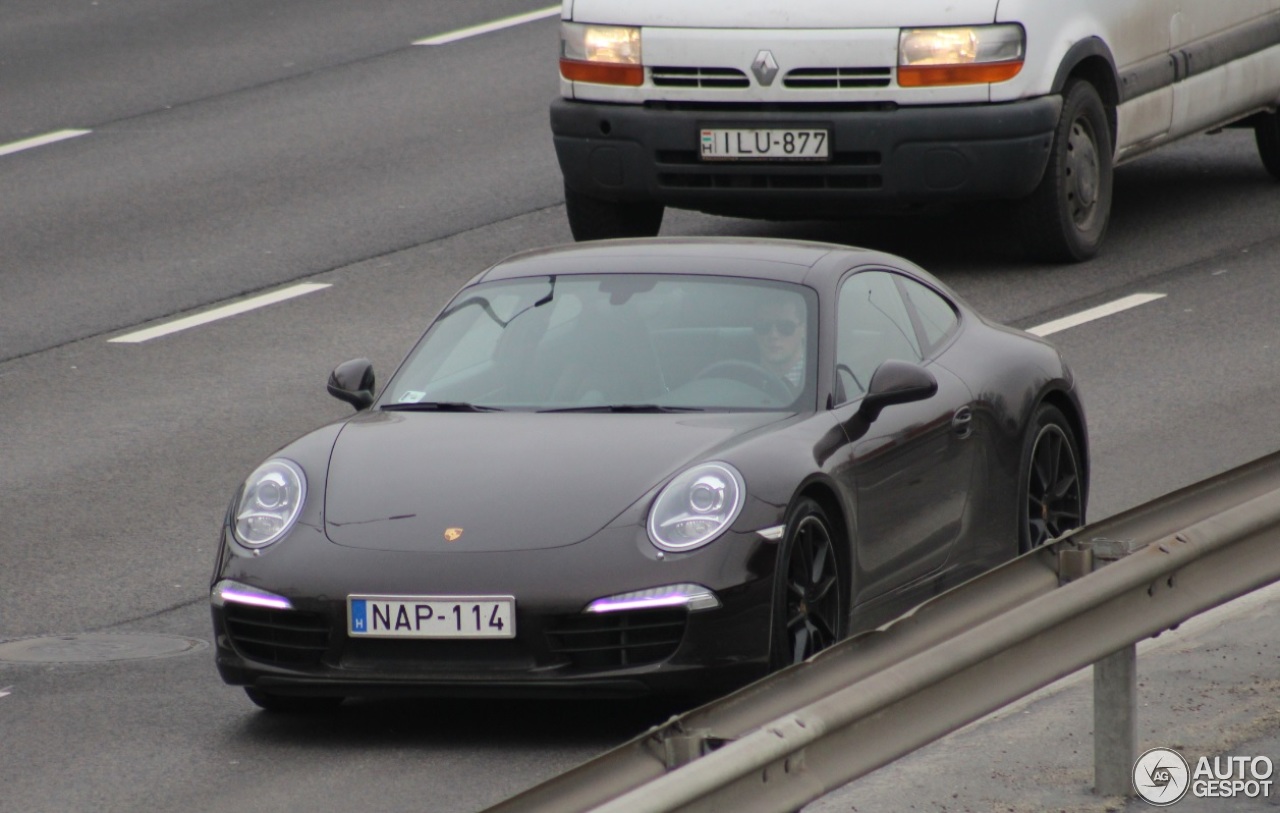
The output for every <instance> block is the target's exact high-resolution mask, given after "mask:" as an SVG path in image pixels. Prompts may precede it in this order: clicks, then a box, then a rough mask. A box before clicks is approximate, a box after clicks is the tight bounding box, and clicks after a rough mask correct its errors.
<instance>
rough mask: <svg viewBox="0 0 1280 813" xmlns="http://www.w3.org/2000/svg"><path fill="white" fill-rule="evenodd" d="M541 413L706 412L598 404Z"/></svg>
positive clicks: (680, 408)
mask: <svg viewBox="0 0 1280 813" xmlns="http://www.w3.org/2000/svg"><path fill="white" fill-rule="evenodd" d="M538 411H539V412H652V413H663V412H706V410H705V409H703V408H702V407H681V406H662V405H661V404H596V405H594V406H576V407H557V408H555V409H539V410H538Z"/></svg>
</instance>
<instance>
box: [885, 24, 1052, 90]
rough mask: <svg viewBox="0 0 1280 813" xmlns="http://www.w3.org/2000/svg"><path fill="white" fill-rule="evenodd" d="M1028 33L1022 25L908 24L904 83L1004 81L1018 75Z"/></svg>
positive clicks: (901, 46) (901, 57) (901, 45)
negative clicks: (960, 25) (918, 25)
mask: <svg viewBox="0 0 1280 813" xmlns="http://www.w3.org/2000/svg"><path fill="white" fill-rule="evenodd" d="M1026 50H1027V34H1026V32H1025V31H1024V30H1023V28H1022V26H1020V25H974V26H962V27H952V28H904V29H902V31H901V33H900V34H899V35H898V84H899V85H900V86H902V87H929V86H938V85H973V84H986V83H990V82H1004V81H1005V80H1008V79H1012V78H1013V77H1014V76H1017V75H1018V72H1019V71H1021V70H1022V64H1023V61H1024V60H1025V58H1026Z"/></svg>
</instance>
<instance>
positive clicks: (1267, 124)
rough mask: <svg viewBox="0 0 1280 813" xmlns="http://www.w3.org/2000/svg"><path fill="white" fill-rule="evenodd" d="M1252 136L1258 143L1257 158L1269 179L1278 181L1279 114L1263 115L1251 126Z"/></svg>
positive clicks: (1279, 155) (1279, 169)
mask: <svg viewBox="0 0 1280 813" xmlns="http://www.w3.org/2000/svg"><path fill="white" fill-rule="evenodd" d="M1253 136H1254V139H1255V140H1256V141H1257V142H1258V156H1259V157H1261V158H1262V165H1263V166H1264V167H1266V168H1267V172H1270V173H1271V177H1272V178H1275V179H1276V180H1277V181H1280V113H1263V114H1261V115H1260V116H1259V117H1258V122H1257V124H1255V125H1254V126H1253Z"/></svg>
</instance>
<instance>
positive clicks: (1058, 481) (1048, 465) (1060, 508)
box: [1018, 404, 1086, 553]
mask: <svg viewBox="0 0 1280 813" xmlns="http://www.w3.org/2000/svg"><path fill="white" fill-rule="evenodd" d="M1019 483H1020V488H1019V495H1020V496H1019V502H1018V506H1019V507H1018V552H1019V553H1026V552H1027V551H1029V550H1032V549H1034V548H1038V547H1040V546H1041V545H1043V544H1045V543H1046V542H1048V541H1050V540H1052V539H1055V538H1057V537H1059V536H1061V535H1062V534H1064V533H1066V532H1067V531H1070V530H1072V529H1075V528H1080V527H1082V526H1083V525H1084V521H1085V518H1084V515H1085V499H1086V496H1085V493H1084V478H1083V475H1082V468H1081V461H1080V443H1079V442H1078V441H1077V440H1076V436H1075V433H1074V432H1073V431H1072V430H1071V424H1069V423H1067V419H1066V417H1065V416H1063V414H1062V411H1061V410H1059V409H1058V408H1057V407H1055V406H1052V405H1051V404H1041V405H1040V406H1039V407H1037V408H1036V411H1035V413H1034V415H1033V416H1032V418H1031V423H1030V424H1029V425H1028V426H1027V433H1026V436H1025V437H1024V439H1023V442H1022V470H1021V476H1020V478H1019Z"/></svg>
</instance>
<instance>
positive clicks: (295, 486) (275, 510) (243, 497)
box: [234, 458, 307, 548]
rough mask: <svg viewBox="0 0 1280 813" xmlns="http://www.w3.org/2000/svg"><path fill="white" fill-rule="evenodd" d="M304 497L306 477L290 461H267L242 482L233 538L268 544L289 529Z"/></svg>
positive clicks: (257, 544) (296, 516) (248, 543)
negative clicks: (242, 489)
mask: <svg viewBox="0 0 1280 813" xmlns="http://www.w3.org/2000/svg"><path fill="white" fill-rule="evenodd" d="M306 498H307V478H306V477H305V476H304V475H303V474H302V469H300V468H299V467H298V465H297V464H296V463H294V462H293V461H291V460H285V459H283V458H277V459H275V460H268V461H267V462H266V463H263V464H262V465H261V466H259V467H258V468H256V469H254V472H253V474H250V475H249V479H248V480H245V482H244V491H243V492H242V493H241V494H240V503H239V504H238V505H237V506H236V523H235V526H234V527H235V535H236V539H237V540H239V541H240V542H241V543H242V544H245V545H248V546H249V547H251V548H260V547H263V546H264V545H270V544H271V543H272V542H275V541H276V540H277V539H279V538H280V537H282V536H284V535H285V534H286V533H288V532H289V529H290V528H292V527H293V523H294V522H295V521H296V520H297V519H298V514H299V513H300V512H301V511H302V503H303V502H304V501H305V500H306Z"/></svg>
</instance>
